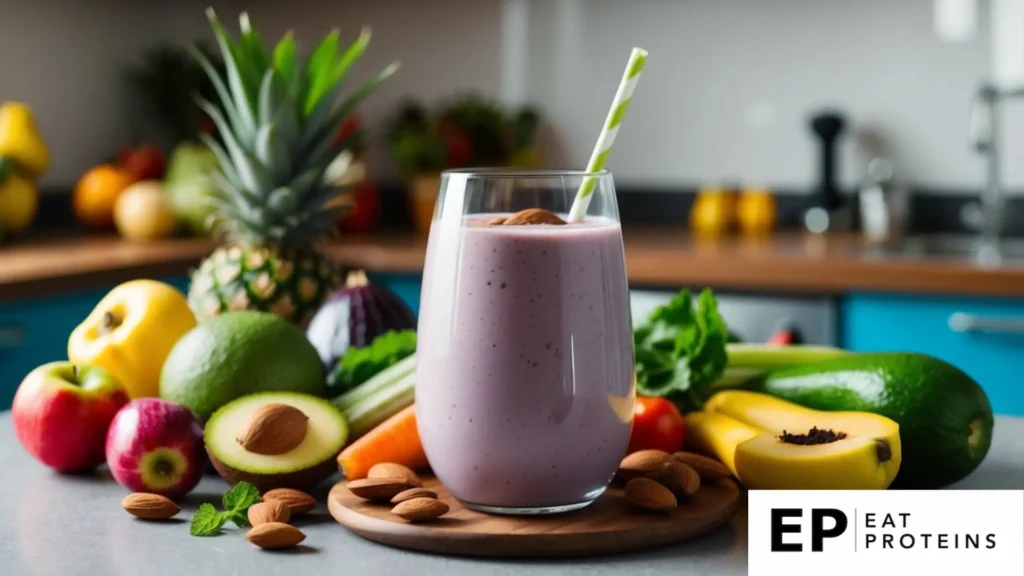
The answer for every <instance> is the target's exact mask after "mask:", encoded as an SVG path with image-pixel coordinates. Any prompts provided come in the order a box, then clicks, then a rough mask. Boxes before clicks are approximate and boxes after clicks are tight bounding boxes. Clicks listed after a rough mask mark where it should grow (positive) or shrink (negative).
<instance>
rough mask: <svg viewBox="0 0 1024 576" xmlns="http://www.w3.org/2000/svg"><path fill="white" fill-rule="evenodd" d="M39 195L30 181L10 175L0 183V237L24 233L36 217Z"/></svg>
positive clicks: (16, 175)
mask: <svg viewBox="0 0 1024 576" xmlns="http://www.w3.org/2000/svg"><path fill="white" fill-rule="evenodd" d="M38 207H39V193H38V191H37V190H36V185H35V183H34V182H32V181H31V180H28V179H26V178H23V177H21V176H19V175H18V174H15V173H10V174H8V175H7V176H6V177H4V178H3V179H2V181H0V237H3V236H4V235H5V234H19V233H21V232H24V231H25V230H26V229H27V228H28V227H29V225H30V224H32V220H33V219H34V218H35V216H36V210H38Z"/></svg>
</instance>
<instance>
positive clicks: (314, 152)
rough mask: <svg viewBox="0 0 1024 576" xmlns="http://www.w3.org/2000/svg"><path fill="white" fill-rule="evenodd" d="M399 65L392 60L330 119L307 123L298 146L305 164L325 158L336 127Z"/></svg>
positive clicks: (308, 164) (310, 164)
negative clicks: (322, 121)
mask: <svg viewBox="0 0 1024 576" xmlns="http://www.w3.org/2000/svg"><path fill="white" fill-rule="evenodd" d="M398 67H399V64H398V62H392V63H391V64H390V65H389V66H388V67H387V68H385V69H383V70H381V71H380V72H379V73H377V75H376V76H374V77H373V78H371V79H370V80H369V81H367V82H366V83H365V84H363V85H362V86H361V87H360V88H359V90H357V91H356V93H355V94H353V95H351V96H349V98H348V100H346V101H345V103H344V104H342V105H341V106H340V107H339V108H338V110H336V111H335V112H334V113H333V114H332V115H331V118H330V120H329V121H327V122H325V123H322V124H320V125H316V124H312V123H309V124H307V125H306V132H305V133H304V134H303V135H302V138H301V139H300V140H299V147H298V149H299V150H301V151H302V153H301V157H303V158H306V162H305V163H304V164H303V166H305V167H308V166H312V165H315V164H319V163H320V162H322V161H323V160H324V158H323V157H322V156H323V155H324V154H327V153H329V152H330V151H331V150H330V148H331V146H330V144H331V138H332V132H333V130H334V127H335V126H338V125H339V124H341V123H342V122H343V121H344V120H345V118H347V117H348V115H349V114H351V113H352V111H353V110H355V108H356V106H358V105H359V104H361V103H362V101H363V100H365V99H366V97H367V96H369V95H370V93H371V92H373V90H374V89H375V88H376V87H377V86H379V85H380V84H381V82H384V81H385V80H387V79H388V78H389V77H390V76H391V75H392V74H394V73H395V72H396V71H398Z"/></svg>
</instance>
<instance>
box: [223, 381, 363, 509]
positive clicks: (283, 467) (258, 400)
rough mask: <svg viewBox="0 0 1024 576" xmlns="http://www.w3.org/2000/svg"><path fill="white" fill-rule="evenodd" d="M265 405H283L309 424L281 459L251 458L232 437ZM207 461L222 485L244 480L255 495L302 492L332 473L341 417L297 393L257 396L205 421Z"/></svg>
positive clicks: (343, 426)
mask: <svg viewBox="0 0 1024 576" xmlns="http://www.w3.org/2000/svg"><path fill="white" fill-rule="evenodd" d="M268 404H287V405H289V406H292V407H294V408H297V409H298V410H300V411H302V413H303V414H305V415H306V417H307V418H308V419H309V420H308V421H307V429H306V435H305V437H304V438H303V439H302V442H301V443H300V444H299V445H298V446H296V447H295V448H294V449H292V450H290V451H288V452H286V453H284V454H275V455H268V454H257V453H255V452H250V451H248V450H246V449H245V448H243V447H242V445H241V444H240V443H239V442H238V440H237V438H238V437H239V436H240V435H241V432H242V431H243V430H244V429H245V428H246V427H247V426H248V425H249V423H250V422H251V420H252V417H253V413H254V412H255V411H256V410H257V409H259V408H261V407H263V406H266V405H268ZM204 439H205V442H206V452H207V454H209V455H210V462H211V463H212V464H213V467H214V468H215V469H216V470H217V473H218V474H220V477H221V478H223V479H224V480H225V481H226V482H227V483H228V484H231V485H232V486H233V485H235V484H237V483H238V482H241V481H243V480H244V481H246V482H249V483H251V484H253V485H254V486H256V488H257V489H259V491H260V492H265V491H267V490H273V489H274V488H295V489H300V490H301V489H305V488H309V487H311V486H315V485H317V484H319V483H320V482H322V481H323V480H324V479H326V478H327V477H328V476H330V475H331V474H333V473H334V472H337V471H338V463H337V461H336V460H335V458H336V457H337V456H338V454H339V453H340V452H341V449H342V448H344V446H345V442H346V440H348V424H347V423H346V422H345V417H344V416H343V415H342V414H341V412H339V411H338V409H337V408H335V407H334V406H332V405H331V404H330V403H329V402H327V401H326V400H324V399H322V398H317V397H316V396H310V395H308V394H300V393H297V392H261V393H257V394H250V395H248V396H243V397H241V398H238V399H236V400H234V401H232V402H229V403H228V404H225V405H224V406H222V407H221V408H220V409H218V410H217V411H216V412H214V414H213V416H211V417H210V420H209V421H208V422H207V423H206V430H205V432H204Z"/></svg>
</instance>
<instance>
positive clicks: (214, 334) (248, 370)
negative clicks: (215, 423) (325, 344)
mask: <svg viewBox="0 0 1024 576" xmlns="http://www.w3.org/2000/svg"><path fill="white" fill-rule="evenodd" d="M325 391H326V385H325V383H324V368H323V363H322V362H321V361H320V355H319V354H317V351H316V348H314V347H313V345H312V344H311V343H310V342H309V340H307V339H306V335H305V334H304V333H303V332H302V330H300V329H299V328H298V327H297V326H295V325H294V324H292V323H290V322H288V321H287V320H284V319H282V318H279V317H278V316H276V315H274V314H271V313H269V312H257V311H251V310H246V311H234V312H227V313H225V314H221V315H220V316H215V317H214V318H211V319H210V320H207V321H205V322H203V323H201V324H199V325H198V326H196V327H195V328H193V329H192V330H190V331H189V332H187V333H186V334H185V335H184V336H182V337H181V339H180V340H178V342H177V343H176V344H175V345H174V347H173V348H172V349H171V353H170V354H169V355H168V356H167V360H165V361H164V366H163V369H162V371H161V373H160V397H161V398H164V399H165V400H170V401H172V402H177V403H178V404H182V405H184V406H186V407H187V408H189V409H190V410H192V412H194V413H195V415H196V417H198V418H199V419H200V420H201V421H204V422H205V421H206V420H207V419H208V418H209V417H210V415H212V414H213V413H214V412H215V411H216V410H217V409H218V408H220V407H221V406H223V405H225V404H227V403H228V402H231V401H232V400H234V399H235V398H239V397H241V396H246V395H249V394H252V393H254V392H301V393H305V394H312V395H314V396H321V397H322V396H323V395H324V393H325Z"/></svg>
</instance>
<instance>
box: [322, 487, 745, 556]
mask: <svg viewBox="0 0 1024 576" xmlns="http://www.w3.org/2000/svg"><path fill="white" fill-rule="evenodd" d="M345 485H346V482H345V481H342V482H339V483H338V484H337V485H335V486H334V488H332V489H331V493H330V495H329V496H328V498H327V507H328V509H329V510H330V512H331V515H332V516H334V519H335V520H337V521H338V522H339V523H341V525H342V526H345V527H346V528H348V529H349V530H351V531H353V532H355V533H356V534H358V535H359V536H362V537H363V538H366V539H368V540H372V541H374V542H379V543H381V544H386V545H388V546H394V547H397V548H405V549H409V550H418V551H421V552H433V553H437V554H449V555H456V556H490V557H506V558H525V557H559V556H591V555H598V554H611V553H618V552H629V551H636V550H644V549H649V548H655V547H660V546H665V545H668V544H675V543H678V542H682V541H684V540H688V539H690V538H693V537H695V536H698V535H701V534H704V533H706V532H709V531H711V530H713V529H715V528H717V527H718V526H721V525H722V524H724V523H726V522H727V521H728V520H729V519H730V518H732V516H733V513H734V512H735V511H736V508H737V506H738V505H739V499H740V490H739V488H738V487H737V485H736V483H735V482H733V481H732V480H719V481H717V482H715V483H713V484H709V485H705V486H701V488H700V490H698V491H697V493H696V494H694V495H693V497H691V498H690V499H689V500H687V501H685V502H683V503H682V504H681V505H680V506H679V507H678V508H676V509H674V510H672V511H671V512H669V513H666V514H645V513H641V512H637V511H635V510H634V509H633V508H631V507H630V506H629V504H628V503H627V502H626V500H625V497H624V495H623V491H622V489H620V488H609V489H608V491H606V492H605V493H604V494H603V495H602V496H601V497H600V498H599V499H598V500H597V502H595V503H594V504H592V505H590V506H588V507H587V508H584V509H582V510H578V511H575V512H569V513H566V514H559V515H553V516H544V517H523V516H492V515H488V514H483V513H480V512H476V511H474V510H469V509H467V508H464V507H463V506H462V505H460V504H459V503H458V501H457V500H455V499H454V498H452V496H451V494H449V493H448V491H447V490H445V489H444V487H443V486H441V484H440V482H438V481H437V478H435V477H433V476H424V477H423V485H424V487H426V488H429V489H430V490H433V491H434V492H436V493H437V495H438V498H440V499H441V500H443V501H444V502H446V503H447V504H448V506H449V507H450V508H451V510H450V511H449V512H448V513H447V514H445V515H444V516H442V517H441V518H439V519H437V520H434V521H432V522H426V523H418V524H411V523H409V522H406V521H405V520H402V519H401V518H399V517H397V516H395V515H393V514H391V512H390V510H391V506H390V505H389V504H371V503H369V502H367V501H366V500H363V499H362V498H359V497H357V496H355V495H353V494H352V493H351V492H350V491H349V490H348V488H346V487H345Z"/></svg>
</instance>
